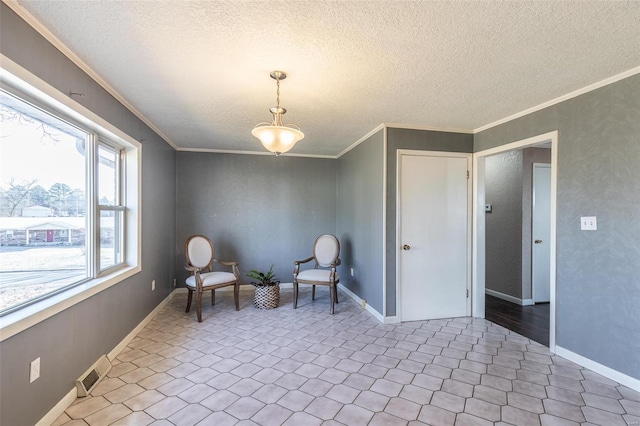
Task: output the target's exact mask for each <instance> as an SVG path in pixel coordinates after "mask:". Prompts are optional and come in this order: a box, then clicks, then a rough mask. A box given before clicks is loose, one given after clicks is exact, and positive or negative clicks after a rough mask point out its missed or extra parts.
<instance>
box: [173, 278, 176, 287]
mask: <svg viewBox="0 0 640 426" xmlns="http://www.w3.org/2000/svg"><path fill="white" fill-rule="evenodd" d="M176 284H177V283H176V279H175V278H174V279H173V286H174V287H175V286H176Z"/></svg>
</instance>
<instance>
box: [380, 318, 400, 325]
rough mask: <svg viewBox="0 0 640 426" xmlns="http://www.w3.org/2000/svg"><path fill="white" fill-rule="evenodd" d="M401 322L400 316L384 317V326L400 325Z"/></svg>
mask: <svg viewBox="0 0 640 426" xmlns="http://www.w3.org/2000/svg"><path fill="white" fill-rule="evenodd" d="M400 322H401V321H400V317H398V316H393V317H384V324H400Z"/></svg>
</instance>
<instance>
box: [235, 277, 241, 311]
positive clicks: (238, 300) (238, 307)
mask: <svg viewBox="0 0 640 426" xmlns="http://www.w3.org/2000/svg"><path fill="white" fill-rule="evenodd" d="M233 300H234V301H235V302H236V311H239V310H240V283H238V282H236V283H235V285H234V286H233Z"/></svg>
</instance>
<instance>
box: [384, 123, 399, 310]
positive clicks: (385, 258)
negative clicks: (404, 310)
mask: <svg viewBox="0 0 640 426" xmlns="http://www.w3.org/2000/svg"><path fill="white" fill-rule="evenodd" d="M387 144H388V141H387V129H386V128H385V129H384V130H383V132H382V315H383V316H384V317H385V318H386V316H387V167H388V166H387V162H388V158H387V146H388V145H387ZM396 313H397V312H396Z"/></svg>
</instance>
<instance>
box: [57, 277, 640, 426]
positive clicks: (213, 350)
mask: <svg viewBox="0 0 640 426" xmlns="http://www.w3.org/2000/svg"><path fill="white" fill-rule="evenodd" d="M340 296H341V299H340V300H341V302H340V304H339V305H337V307H336V314H335V315H333V316H331V315H330V314H329V301H328V293H327V292H326V289H321V288H319V289H318V295H317V298H316V301H315V302H311V294H310V288H307V287H306V288H305V289H301V294H300V299H299V306H298V309H297V310H294V309H292V305H291V297H292V290H291V289H282V290H281V302H280V307H279V308H277V309H272V310H267V311H263V310H258V309H255V308H254V307H253V305H252V293H250V292H249V291H243V292H241V309H240V311H239V312H236V311H235V310H234V309H233V302H232V295H231V293H230V292H224V293H219V294H217V295H216V297H217V303H216V306H215V307H211V306H207V307H205V308H204V309H203V319H204V322H203V323H198V322H196V319H195V312H194V310H192V312H191V313H189V314H185V313H184V308H185V304H186V295H185V294H179V295H177V296H176V297H174V299H173V300H172V301H171V302H170V303H169V304H168V305H167V306H166V307H165V308H164V309H163V310H162V312H161V313H160V314H158V315H157V316H156V317H155V318H154V320H152V321H151V322H150V323H149V324H148V325H147V327H146V328H145V329H144V330H143V331H142V332H140V334H139V335H138V336H137V337H136V338H135V339H134V340H133V341H132V342H131V344H130V345H129V346H128V347H127V348H126V349H125V350H124V351H123V352H122V353H121V354H120V355H119V356H118V357H117V359H116V360H115V361H114V366H113V368H112V370H111V372H110V373H109V375H108V377H107V378H106V379H105V380H104V381H103V382H102V383H100V384H99V385H98V386H97V387H96V389H95V390H94V391H93V392H92V395H91V396H89V397H87V398H83V399H78V400H77V401H76V402H75V403H74V404H73V405H72V406H71V407H69V408H68V409H67V410H66V412H65V413H64V414H63V415H62V416H60V418H59V419H58V420H57V421H56V423H55V425H62V424H64V425H66V426H74V425H87V424H88V425H91V426H97V425H148V424H153V425H179V426H180V425H195V424H198V425H212V426H225V425H256V424H257V425H287V426H289V425H294V426H297V425H301V426H306V425H321V424H322V425H341V424H344V425H349V426H351V425H423V424H428V425H491V424H498V425H506V424H512V425H526V426H532V425H567V426H568V425H578V424H582V425H592V424H593V425H603V426H616V425H621V426H622V425H640V393H638V392H635V391H632V390H630V389H628V388H626V387H624V386H620V385H618V384H617V383H615V382H613V381H611V380H609V379H607V378H604V377H602V376H600V375H598V374H595V373H593V372H591V371H589V370H586V369H584V368H582V367H580V366H578V365H576V364H573V363H571V362H569V361H567V360H565V359H563V358H561V357H558V356H554V355H552V354H551V353H549V351H548V349H547V348H545V347H544V346H541V345H540V344H538V343H535V342H532V341H530V340H529V339H526V338H524V337H522V336H520V335H518V334H515V333H513V332H510V331H508V330H506V329H504V328H502V327H500V326H497V325H495V324H492V323H491V322H489V321H486V320H480V319H473V318H456V319H448V320H432V321H417V322H409V323H403V324H398V325H383V324H380V323H379V322H378V321H377V320H376V319H375V318H373V317H372V316H371V315H370V314H369V313H368V312H367V311H365V310H363V309H362V308H361V307H360V306H358V305H357V304H356V303H355V302H354V301H353V300H351V299H349V298H348V297H346V296H345V295H344V294H343V293H340Z"/></svg>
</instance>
